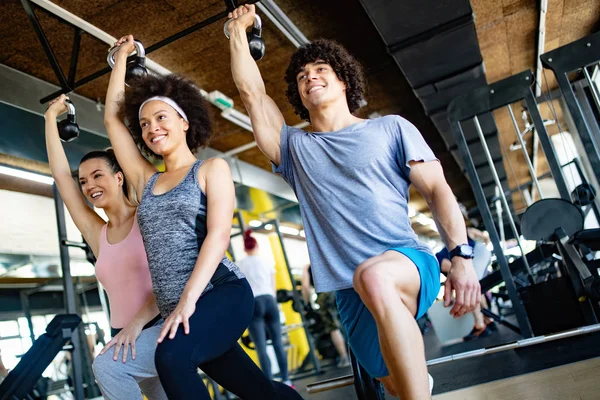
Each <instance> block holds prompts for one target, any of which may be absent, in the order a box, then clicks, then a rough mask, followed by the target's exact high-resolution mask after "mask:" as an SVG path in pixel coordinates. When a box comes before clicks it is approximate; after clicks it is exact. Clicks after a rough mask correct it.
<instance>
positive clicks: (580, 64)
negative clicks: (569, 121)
mask: <svg viewBox="0 0 600 400" xmlns="http://www.w3.org/2000/svg"><path fill="white" fill-rule="evenodd" d="M599 50H600V32H597V33H594V34H593V35H590V36H588V37H585V38H582V39H579V40H577V41H575V42H573V43H569V44H567V45H565V46H562V47H559V48H557V49H555V50H552V51H549V52H547V53H544V54H542V55H541V56H540V59H541V61H542V65H543V66H544V68H547V69H550V70H552V72H553V73H554V75H555V77H556V81H557V82H558V86H559V87H560V90H561V92H562V94H563V98H564V100H565V103H566V104H567V108H568V109H569V112H570V114H571V117H572V118H573V122H574V124H575V127H576V128H577V132H578V133H579V137H580V138H581V142H582V143H583V146H584V148H585V152H586V154H587V156H588V159H589V161H590V164H591V165H592V170H593V171H594V175H595V176H596V179H597V180H598V182H600V145H599V143H598V142H597V140H598V139H600V138H596V139H594V137H593V134H592V131H591V129H590V126H589V124H588V122H587V120H586V119H585V117H584V114H583V112H582V110H581V107H580V104H579V102H578V101H577V98H576V96H575V91H574V90H573V87H572V85H571V82H570V81H569V76H568V74H569V73H570V72H574V71H578V70H581V69H582V68H585V67H587V66H589V65H592V64H597V63H598V62H600V52H599Z"/></svg>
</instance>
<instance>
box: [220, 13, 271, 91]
mask: <svg viewBox="0 0 600 400" xmlns="http://www.w3.org/2000/svg"><path fill="white" fill-rule="evenodd" d="M229 29H230V34H231V36H230V39H229V49H230V52H231V74H232V76H233V81H234V82H235V85H236V86H237V88H238V90H239V91H240V94H241V95H242V99H243V97H244V96H245V95H250V94H252V93H266V90H265V84H264V82H263V79H262V77H261V75H260V71H259V70H258V66H257V65H256V61H254V59H253V58H252V56H251V55H250V50H249V48H248V39H247V38H246V31H245V30H244V29H242V28H241V27H239V26H237V25H235V24H234V23H231V24H230V25H229Z"/></svg>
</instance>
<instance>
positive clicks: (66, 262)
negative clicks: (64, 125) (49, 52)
mask: <svg viewBox="0 0 600 400" xmlns="http://www.w3.org/2000/svg"><path fill="white" fill-rule="evenodd" d="M23 1H27V0H23ZM52 188H53V192H54V208H55V211H56V223H57V225H58V244H59V250H60V264H61V269H62V275H63V276H62V280H63V287H64V296H65V308H66V312H67V313H68V314H78V313H77V306H76V303H75V288H74V286H73V279H72V277H71V264H70V257H69V248H68V246H67V245H66V241H67V226H66V223H65V206H64V203H63V200H62V198H61V196H60V193H59V191H58V186H56V183H55V184H54V185H53V187H52ZM83 334H84V333H83V331H82V330H81V329H80V328H75V329H74V330H73V334H72V337H73V339H72V344H73V357H72V363H73V369H72V371H73V377H72V378H73V392H74V393H73V394H74V396H75V399H76V400H83V399H84V398H85V397H84V392H83V374H82V372H83V354H82V349H81V346H80V344H81V343H85V341H83V340H81V339H82V337H81V335H83Z"/></svg>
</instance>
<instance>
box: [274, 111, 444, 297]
mask: <svg viewBox="0 0 600 400" xmlns="http://www.w3.org/2000/svg"><path fill="white" fill-rule="evenodd" d="M434 160H437V158H436V157H435V155H434V154H433V152H432V151H431V149H430V148H429V146H428V145H427V143H426V142H425V140H424V139H423V136H422V135H421V133H420V132H419V131H418V130H417V128H415V126H414V125H412V124H411V123H410V122H408V121H407V120H405V119H404V118H402V117H399V116H397V115H392V116H385V117H381V118H377V119H371V120H365V121H363V122H360V123H357V124H354V125H350V126H349V127H346V128H344V129H341V130H339V131H335V132H314V133H309V132H304V131H302V130H300V129H297V128H293V127H290V126H287V125H285V124H284V125H283V128H282V130H281V156H280V164H279V166H277V167H275V166H274V167H273V171H274V172H275V173H277V174H279V175H281V176H282V177H283V178H284V179H285V180H286V181H287V182H288V183H289V184H290V186H291V187H292V188H293V189H294V192H295V193H296V196H297V197H298V201H299V203H300V211H301V213H302V219H303V221H304V230H305V234H306V242H307V245H308V252H309V255H310V261H311V266H312V271H313V277H314V281H315V289H316V291H317V292H329V291H333V290H342V289H347V288H350V287H352V276H353V273H354V270H355V269H356V267H357V266H358V265H359V264H360V263H362V262H363V261H365V260H367V259H368V258H371V257H373V256H376V255H378V254H381V253H383V252H384V251H386V250H388V249H390V248H395V247H409V248H413V249H417V250H422V251H425V252H428V253H431V250H430V249H429V247H427V246H426V245H425V244H423V243H421V242H420V241H419V240H418V239H417V235H416V234H415V233H414V231H413V230H412V228H411V225H410V219H409V217H408V200H409V198H408V197H409V195H408V188H409V186H410V180H409V173H410V166H409V162H410V161H434Z"/></svg>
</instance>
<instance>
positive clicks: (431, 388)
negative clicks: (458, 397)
mask: <svg viewBox="0 0 600 400" xmlns="http://www.w3.org/2000/svg"><path fill="white" fill-rule="evenodd" d="M427 375H429V395H430V396H431V393H432V392H433V376H431V375H430V374H427Z"/></svg>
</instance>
